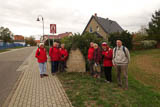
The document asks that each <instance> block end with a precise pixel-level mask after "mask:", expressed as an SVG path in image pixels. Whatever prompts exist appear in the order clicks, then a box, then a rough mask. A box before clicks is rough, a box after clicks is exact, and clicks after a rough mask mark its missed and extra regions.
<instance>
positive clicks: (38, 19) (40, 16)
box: [37, 15, 44, 40]
mask: <svg viewBox="0 0 160 107" xmlns="http://www.w3.org/2000/svg"><path fill="white" fill-rule="evenodd" d="M40 18H41V19H42V24H43V35H42V40H44V18H43V16H42V15H39V16H38V18H37V21H40Z"/></svg>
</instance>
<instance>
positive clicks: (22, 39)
mask: <svg viewBox="0 0 160 107" xmlns="http://www.w3.org/2000/svg"><path fill="white" fill-rule="evenodd" d="M13 40H14V41H15V42H24V36H22V35H14V39H13Z"/></svg>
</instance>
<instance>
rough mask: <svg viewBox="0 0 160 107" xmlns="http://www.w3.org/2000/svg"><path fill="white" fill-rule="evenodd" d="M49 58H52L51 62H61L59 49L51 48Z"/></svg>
mask: <svg viewBox="0 0 160 107" xmlns="http://www.w3.org/2000/svg"><path fill="white" fill-rule="evenodd" d="M49 56H50V57H51V61H59V60H60V52H59V49H58V48H57V47H51V48H50V50H49Z"/></svg>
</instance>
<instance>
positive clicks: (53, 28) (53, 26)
mask: <svg viewBox="0 0 160 107" xmlns="http://www.w3.org/2000/svg"><path fill="white" fill-rule="evenodd" d="M50 33H56V24H50Z"/></svg>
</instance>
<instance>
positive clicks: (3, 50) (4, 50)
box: [0, 49, 9, 53]
mask: <svg viewBox="0 0 160 107" xmlns="http://www.w3.org/2000/svg"><path fill="white" fill-rule="evenodd" d="M6 51H9V50H8V49H2V50H0V53H2V52H6Z"/></svg>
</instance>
